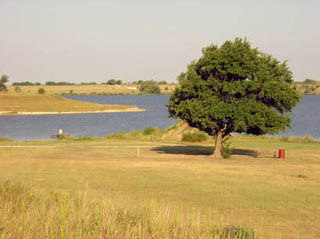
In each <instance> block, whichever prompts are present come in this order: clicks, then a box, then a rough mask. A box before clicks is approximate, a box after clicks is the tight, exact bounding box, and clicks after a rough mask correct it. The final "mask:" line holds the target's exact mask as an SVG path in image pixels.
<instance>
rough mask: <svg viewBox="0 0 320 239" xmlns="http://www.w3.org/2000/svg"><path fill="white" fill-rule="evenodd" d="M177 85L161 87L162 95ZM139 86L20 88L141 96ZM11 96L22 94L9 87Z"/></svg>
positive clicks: (29, 91) (28, 91)
mask: <svg viewBox="0 0 320 239" xmlns="http://www.w3.org/2000/svg"><path fill="white" fill-rule="evenodd" d="M176 86H177V85H172V84H168V85H159V87H160V90H161V93H163V94H169V93H170V92H172V91H173V90H174V88H175V87H176ZM138 87H139V86H138V85H126V84H123V85H100V84H97V85H65V86H47V85H44V86H19V88H20V90H21V92H20V93H24V94H37V93H38V90H39V89H40V88H43V89H44V90H45V92H46V94H55V95H61V94H79V95H90V94H91V95H95V94H139V90H138ZM7 88H8V93H9V94H20V93H17V92H16V91H15V89H16V86H8V87H7Z"/></svg>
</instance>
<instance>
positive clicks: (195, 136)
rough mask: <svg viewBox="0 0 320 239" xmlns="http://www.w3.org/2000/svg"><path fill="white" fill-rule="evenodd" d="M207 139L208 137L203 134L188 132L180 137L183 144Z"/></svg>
mask: <svg viewBox="0 0 320 239" xmlns="http://www.w3.org/2000/svg"><path fill="white" fill-rule="evenodd" d="M207 139H208V135H207V134H205V133H203V132H195V133H192V132H188V133H185V134H183V135H182V141H184V142H203V141H206V140H207Z"/></svg>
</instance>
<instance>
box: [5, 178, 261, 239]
mask: <svg viewBox="0 0 320 239" xmlns="http://www.w3.org/2000/svg"><path fill="white" fill-rule="evenodd" d="M124 205H130V203H128V202H125V203H124V204H123V205H119V203H118V200H117V198H114V199H112V200H109V201H108V200H99V201H98V200H96V199H94V198H92V197H90V198H87V194H86V193H85V194H84V195H79V196H75V195H72V194H68V193H57V192H42V193H40V192H36V191H33V190H28V189H26V188H24V187H22V186H21V185H16V184H11V183H10V182H5V183H0V211H1V221H0V228H1V229H0V238H25V239H29V238H185V239H188V238H225V239H227V238H228V239H229V238H230V239H255V238H257V237H256V235H255V233H254V232H253V231H252V230H251V229H247V228H245V227H240V226H228V227H225V228H223V227H218V226H215V225H214V224H213V223H212V221H210V220H204V219H203V220H200V219H199V214H198V213H197V214H190V213H188V214H186V215H181V214H178V213H176V212H174V211H173V210H172V209H170V208H169V207H160V206H157V205H156V203H155V202H154V201H149V202H143V203H140V205H134V206H131V207H128V206H124Z"/></svg>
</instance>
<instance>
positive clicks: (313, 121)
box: [0, 95, 320, 140]
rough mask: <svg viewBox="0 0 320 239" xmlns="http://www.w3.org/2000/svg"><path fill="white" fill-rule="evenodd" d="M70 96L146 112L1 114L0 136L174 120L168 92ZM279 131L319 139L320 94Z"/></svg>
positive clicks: (88, 131)
mask: <svg viewBox="0 0 320 239" xmlns="http://www.w3.org/2000/svg"><path fill="white" fill-rule="evenodd" d="M66 97H67V98H70V99H76V100H82V101H89V102H96V103H102V104H126V105H137V106H138V107H139V108H142V109H146V110H148V111H147V112H123V113H109V114H106V113H104V114H73V115H72V114H68V115H34V116H0V137H7V138H10V139H14V140H35V139H50V136H51V135H53V134H56V133H57V131H58V129H60V128H61V129H63V131H64V133H65V134H70V135H72V136H74V137H79V136H84V135H88V136H99V137H103V136H105V135H107V134H112V133H117V132H119V131H130V130H134V129H144V128H147V127H150V126H155V127H159V128H162V129H165V128H168V127H169V126H171V125H173V124H175V122H176V121H175V120H174V119H172V118H169V117H168V112H167V108H166V107H165V105H166V104H167V102H168V96H166V95H105V96H66ZM280 135H287V136H301V137H303V136H305V135H312V137H314V138H317V139H320V95H305V96H303V98H302V100H301V101H300V103H299V104H298V105H297V107H296V108H295V110H294V111H293V116H292V128H291V129H288V130H287V132H286V133H282V134H280Z"/></svg>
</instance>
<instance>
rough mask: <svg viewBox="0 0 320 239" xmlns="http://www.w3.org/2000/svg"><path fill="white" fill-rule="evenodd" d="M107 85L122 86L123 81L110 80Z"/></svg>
mask: <svg viewBox="0 0 320 239" xmlns="http://www.w3.org/2000/svg"><path fill="white" fill-rule="evenodd" d="M106 84H107V85H121V84H122V81H121V80H115V79H111V80H108V81H107V83H106Z"/></svg>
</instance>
